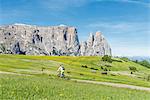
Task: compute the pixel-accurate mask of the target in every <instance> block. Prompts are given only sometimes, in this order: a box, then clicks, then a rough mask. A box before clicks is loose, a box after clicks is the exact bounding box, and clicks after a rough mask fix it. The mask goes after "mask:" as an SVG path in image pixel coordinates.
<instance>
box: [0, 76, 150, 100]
mask: <svg viewBox="0 0 150 100" xmlns="http://www.w3.org/2000/svg"><path fill="white" fill-rule="evenodd" d="M0 82H1V87H0V89H1V90H2V91H1V93H0V97H1V99H2V100H7V99H10V100H149V98H150V94H149V92H145V91H137V90H130V89H121V88H115V87H108V86H103V85H95V84H86V83H77V82H73V81H69V80H63V79H59V78H57V77H48V76H45V75H42V76H40V75H39V76H38V77H37V76H18V75H0Z"/></svg>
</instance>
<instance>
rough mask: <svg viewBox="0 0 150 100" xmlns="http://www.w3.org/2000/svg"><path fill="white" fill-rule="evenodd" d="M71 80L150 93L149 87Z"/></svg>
mask: <svg viewBox="0 0 150 100" xmlns="http://www.w3.org/2000/svg"><path fill="white" fill-rule="evenodd" d="M71 80H72V81H76V82H81V83H93V84H100V85H107V86H112V87H118V88H128V89H135V90H144V91H149V92H150V88H148V87H141V86H134V85H127V84H119V83H110V82H98V81H89V80H79V79H71Z"/></svg>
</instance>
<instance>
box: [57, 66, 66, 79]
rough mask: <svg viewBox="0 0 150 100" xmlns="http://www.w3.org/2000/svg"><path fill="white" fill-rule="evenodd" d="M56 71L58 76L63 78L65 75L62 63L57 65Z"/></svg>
mask: <svg viewBox="0 0 150 100" xmlns="http://www.w3.org/2000/svg"><path fill="white" fill-rule="evenodd" d="M57 72H58V76H59V77H61V78H63V77H64V76H65V74H64V73H65V68H64V66H63V65H62V64H61V65H60V66H59V68H58V70H57Z"/></svg>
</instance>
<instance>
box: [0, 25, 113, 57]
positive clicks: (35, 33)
mask: <svg viewBox="0 0 150 100" xmlns="http://www.w3.org/2000/svg"><path fill="white" fill-rule="evenodd" d="M0 53H1V54H25V55H68V56H71V55H74V56H100V55H111V48H110V46H109V44H108V42H107V41H106V39H105V38H104V36H103V35H102V33H100V32H96V34H95V35H90V37H89V39H88V40H87V41H85V44H82V43H80V42H79V39H78V34H77V28H75V27H73V26H66V25H59V26H36V25H27V24H21V23H16V24H12V25H7V26H1V27H0Z"/></svg>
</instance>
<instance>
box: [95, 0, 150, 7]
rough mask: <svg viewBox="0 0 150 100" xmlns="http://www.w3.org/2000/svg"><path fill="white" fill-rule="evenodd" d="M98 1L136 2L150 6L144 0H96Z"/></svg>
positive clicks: (149, 3)
mask: <svg viewBox="0 0 150 100" xmlns="http://www.w3.org/2000/svg"><path fill="white" fill-rule="evenodd" d="M96 1H98V2H104V1H111V2H123V3H132V4H138V5H142V6H145V7H149V8H150V1H149V2H145V1H144V0H96Z"/></svg>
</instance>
